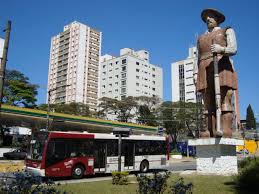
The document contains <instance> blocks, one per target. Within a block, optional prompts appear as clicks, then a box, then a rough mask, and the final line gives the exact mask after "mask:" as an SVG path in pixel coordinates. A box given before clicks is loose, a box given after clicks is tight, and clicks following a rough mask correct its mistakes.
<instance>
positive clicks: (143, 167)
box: [140, 160, 149, 172]
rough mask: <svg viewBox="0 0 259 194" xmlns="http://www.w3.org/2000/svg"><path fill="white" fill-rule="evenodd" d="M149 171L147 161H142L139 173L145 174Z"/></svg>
mask: <svg viewBox="0 0 259 194" xmlns="http://www.w3.org/2000/svg"><path fill="white" fill-rule="evenodd" d="M148 169H149V164H148V161H146V160H144V161H142V162H141V164H140V172H147V171H148Z"/></svg>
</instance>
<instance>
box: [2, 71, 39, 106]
mask: <svg viewBox="0 0 259 194" xmlns="http://www.w3.org/2000/svg"><path fill="white" fill-rule="evenodd" d="M5 75H6V77H5V82H4V92H3V103H5V104H9V105H13V106H23V107H28V108H32V107H35V106H36V104H35V103H36V101H37V99H36V96H37V94H38V91H37V89H38V85H35V84H31V83H30V82H29V78H28V77H26V76H25V75H24V74H23V73H21V72H20V71H17V70H6V73H5Z"/></svg>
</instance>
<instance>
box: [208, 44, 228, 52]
mask: <svg viewBox="0 0 259 194" xmlns="http://www.w3.org/2000/svg"><path fill="white" fill-rule="evenodd" d="M210 49H211V52H212V53H224V52H225V47H223V46H220V45H219V44H212V45H211V47H210Z"/></svg>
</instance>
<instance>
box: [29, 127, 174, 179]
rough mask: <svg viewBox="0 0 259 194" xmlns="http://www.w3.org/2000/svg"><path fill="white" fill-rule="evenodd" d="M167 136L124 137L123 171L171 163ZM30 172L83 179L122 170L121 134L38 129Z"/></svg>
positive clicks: (46, 175)
mask: <svg viewBox="0 0 259 194" xmlns="http://www.w3.org/2000/svg"><path fill="white" fill-rule="evenodd" d="M168 159H169V155H168V146H167V140H166V137H162V136H146V135H131V136H130V137H123V138H122V156H121V170H122V171H141V172H146V171H148V170H149V169H150V168H157V167H161V166H165V165H167V163H168V162H167V160H168ZM25 163H26V171H28V172H31V173H33V174H36V175H40V176H45V177H68V176H72V177H73V178H82V177H83V176H84V175H93V174H95V173H111V172H112V171H117V170H118V137H116V136H115V135H113V134H103V133H85V132H61V131H50V132H46V131H39V132H35V134H34V135H33V138H32V140H31V144H30V151H29V154H28V156H27V159H26V160H25Z"/></svg>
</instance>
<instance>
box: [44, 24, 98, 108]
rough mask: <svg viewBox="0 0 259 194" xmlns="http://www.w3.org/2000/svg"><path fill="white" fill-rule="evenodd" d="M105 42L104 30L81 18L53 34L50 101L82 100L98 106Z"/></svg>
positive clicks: (49, 84)
mask: <svg viewBox="0 0 259 194" xmlns="http://www.w3.org/2000/svg"><path fill="white" fill-rule="evenodd" d="M101 43H102V33H101V32H100V31H97V30H95V29H93V28H91V27H89V26H87V25H85V24H82V23H79V22H77V21H74V22H72V23H70V24H68V25H66V26H64V30H63V32H61V33H59V34H58V35H56V36H53V37H52V39H51V48H50V59H49V74H48V91H51V92H49V93H50V103H70V102H79V103H84V104H87V105H88V106H89V107H90V110H97V100H98V92H99V91H98V90H99V88H98V81H99V62H100V55H101ZM47 99H48V94H47Z"/></svg>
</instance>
